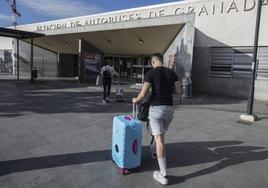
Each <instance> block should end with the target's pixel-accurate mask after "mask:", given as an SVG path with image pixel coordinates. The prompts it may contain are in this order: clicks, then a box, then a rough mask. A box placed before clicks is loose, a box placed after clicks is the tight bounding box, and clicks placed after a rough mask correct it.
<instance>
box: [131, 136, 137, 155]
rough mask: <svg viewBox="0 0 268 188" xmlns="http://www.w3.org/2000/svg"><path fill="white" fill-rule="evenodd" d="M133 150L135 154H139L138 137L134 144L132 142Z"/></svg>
mask: <svg viewBox="0 0 268 188" xmlns="http://www.w3.org/2000/svg"><path fill="white" fill-rule="evenodd" d="M132 151H133V153H134V154H137V152H138V140H137V139H135V140H134V141H133V144H132Z"/></svg>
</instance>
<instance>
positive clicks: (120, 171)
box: [119, 168, 127, 175]
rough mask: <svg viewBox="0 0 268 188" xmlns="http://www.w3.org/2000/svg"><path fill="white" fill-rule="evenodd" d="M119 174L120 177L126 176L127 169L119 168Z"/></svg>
mask: <svg viewBox="0 0 268 188" xmlns="http://www.w3.org/2000/svg"><path fill="white" fill-rule="evenodd" d="M119 173H120V174H121V175H126V174H127V169H125V168H120V169H119Z"/></svg>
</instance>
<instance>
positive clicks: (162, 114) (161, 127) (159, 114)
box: [149, 106, 174, 136]
mask: <svg viewBox="0 0 268 188" xmlns="http://www.w3.org/2000/svg"><path fill="white" fill-rule="evenodd" d="M173 114H174V108H173V106H150V109H149V120H150V127H151V130H152V134H153V135H154V136H156V135H161V134H163V133H165V131H167V130H168V127H169V125H170V123H171V121H172V119H173Z"/></svg>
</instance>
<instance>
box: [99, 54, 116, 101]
mask: <svg viewBox="0 0 268 188" xmlns="http://www.w3.org/2000/svg"><path fill="white" fill-rule="evenodd" d="M101 75H102V84H103V101H102V102H103V103H107V102H110V98H109V97H110V92H111V85H112V77H113V75H117V76H119V74H118V73H117V72H116V71H115V70H114V68H113V67H112V66H111V60H110V59H107V61H106V62H105V64H104V66H103V67H102V68H101Z"/></svg>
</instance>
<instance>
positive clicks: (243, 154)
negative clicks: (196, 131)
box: [0, 141, 268, 184]
mask: <svg viewBox="0 0 268 188" xmlns="http://www.w3.org/2000/svg"><path fill="white" fill-rule="evenodd" d="M241 144H242V142H240V141H214V142H183V143H170V144H167V156H168V167H169V168H175V167H183V166H191V165H196V164H203V163H209V162H216V164H215V165H212V166H210V167H208V168H205V169H202V170H199V171H196V172H193V173H190V174H186V175H183V176H180V177H176V176H171V179H170V183H171V184H178V183H180V182H182V181H185V180H187V179H190V178H195V177H198V176H202V175H206V174H210V173H213V172H216V171H219V170H222V169H224V168H226V167H229V166H234V165H237V164H241V163H245V162H249V161H259V160H265V159H267V158H268V148H266V147H258V146H244V145H241ZM149 150H150V149H149V147H148V146H145V147H143V156H142V166H141V172H145V171H153V170H155V169H157V167H158V166H157V161H156V160H151V159H150V151H149ZM109 160H111V151H110V150H102V151H90V152H83V153H72V154H62V155H54V156H46V157H36V158H28V159H17V160H10V161H1V162H0V176H4V175H7V174H11V173H16V172H23V171H30V170H38V169H46V168H54V167H62V166H68V165H76V164H85V163H91V162H99V161H109ZM111 164H112V163H111Z"/></svg>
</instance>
